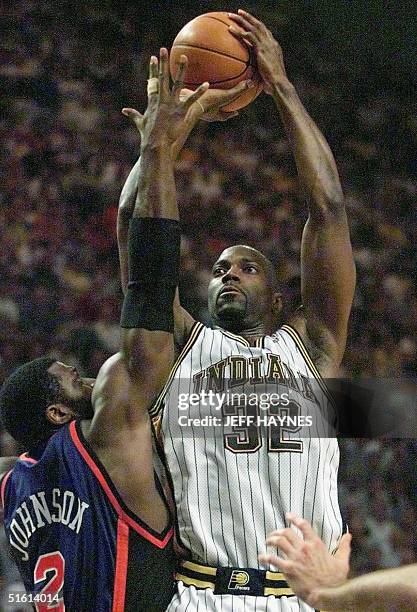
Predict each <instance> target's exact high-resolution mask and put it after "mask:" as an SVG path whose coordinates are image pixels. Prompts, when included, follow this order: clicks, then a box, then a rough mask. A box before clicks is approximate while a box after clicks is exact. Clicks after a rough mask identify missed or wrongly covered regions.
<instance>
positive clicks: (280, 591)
mask: <svg viewBox="0 0 417 612" xmlns="http://www.w3.org/2000/svg"><path fill="white" fill-rule="evenodd" d="M231 19H232V20H233V21H234V22H235V23H236V25H237V26H239V28H237V27H236V28H233V27H232V28H231V31H232V32H233V33H234V34H235V35H236V36H238V37H239V38H240V39H241V40H243V41H246V43H247V44H248V45H251V46H252V47H253V49H254V51H255V53H256V57H257V64H258V70H259V72H260V74H261V76H262V79H263V86H264V91H265V92H266V93H267V94H269V95H270V96H271V97H272V99H273V101H274V102H275V105H276V107H277V109H278V112H279V115H280V117H281V120H282V122H283V125H284V127H285V129H286V132H287V135H288V139H289V142H290V145H291V148H292V151H293V154H294V157H295V161H296V165H297V170H298V178H299V182H300V187H301V189H302V191H303V193H304V196H305V199H306V202H307V205H308V220H307V222H306V225H305V228H304V231H303V236H302V245H301V293H302V307H301V308H300V309H298V310H297V312H296V313H294V315H293V316H292V317H291V318H290V319H289V320H288V321H287V322H286V324H285V325H282V326H281V327H279V328H278V325H279V321H280V318H281V309H282V298H281V294H280V292H279V289H278V287H277V285H276V280H275V271H274V268H273V265H272V264H271V262H270V261H269V260H268V259H267V258H266V257H265V256H264V255H263V254H262V253H260V252H259V251H257V250H255V249H253V248H251V247H250V246H246V245H239V246H232V247H229V248H227V249H226V250H225V251H223V253H221V254H220V256H219V258H218V260H217V261H216V262H215V264H214V266H213V272H212V279H211V282H210V285H209V294H208V304H209V311H210V315H211V318H212V321H213V324H214V329H209V328H207V327H204V326H203V325H202V324H201V323H198V322H196V321H195V320H194V319H193V318H192V317H191V315H190V314H189V313H187V311H186V310H185V309H184V308H182V306H181V304H180V301H179V299H178V296H177V298H176V300H175V303H174V316H175V340H176V343H177V347H178V351H177V352H178V359H177V361H176V363H175V366H174V368H173V370H172V372H171V374H170V376H169V378H168V381H167V383H166V385H165V387H164V389H163V391H162V393H161V394H160V396H159V398H158V400H157V402H156V403H155V405H154V406H153V408H152V410H151V413H152V415H153V416H154V417H155V419H158V421H159V425H160V431H161V439H162V442H163V446H164V451H165V456H166V462H167V465H168V468H169V472H170V474H171V477H172V483H173V490H174V497H175V504H176V508H177V522H178V536H179V539H180V542H181V544H182V546H183V547H184V549H185V551H186V553H185V554H186V556H187V559H186V560H185V561H184V562H183V563H182V565H181V567H180V568H179V570H178V572H177V575H176V578H177V581H178V590H177V594H176V595H175V597H174V599H173V600H172V603H171V605H170V606H169V607H168V610H169V611H171V610H172V611H174V610H176V611H177V612H180V611H182V610H184V611H185V610H188V612H190V610H196V609H204V610H220V609H222V610H247V611H249V610H255V609H256V610H257V611H260V610H266V609H268V610H282V611H284V612H287V611H290V610H311V608H310V607H309V606H308V605H307V604H305V603H304V602H302V601H300V600H299V599H298V598H297V597H296V595H295V594H294V592H293V591H292V589H291V588H290V587H289V585H288V584H287V583H286V581H285V579H284V576H283V575H282V574H281V573H280V572H272V571H271V572H270V571H265V570H264V569H263V567H262V566H261V565H260V564H259V561H258V557H257V555H258V553H259V552H260V553H262V552H263V551H265V552H266V549H265V548H264V547H265V544H264V542H265V539H266V537H267V534H268V533H270V532H272V531H273V530H275V529H277V528H279V529H281V528H286V527H288V526H289V524H288V521H287V519H286V513H287V512H292V513H294V514H297V515H298V516H302V517H304V518H306V519H307V520H308V521H309V522H310V523H311V524H312V525H313V527H314V528H315V529H316V531H317V532H318V533H319V535H320V537H321V538H322V539H323V540H324V542H325V545H326V547H327V549H328V550H329V551H331V552H334V551H335V550H336V549H337V547H338V544H339V542H340V539H341V537H342V533H343V524H342V519H341V515H340V510H339V506H338V497H337V470H338V463H339V450H338V445H337V441H336V439H335V438H330V437H325V436H320V435H318V436H308V437H304V438H301V437H297V432H296V431H293V432H291V431H290V432H288V431H287V432H285V431H283V430H282V429H279V428H278V431H277V430H275V431H274V432H273V433H271V432H269V433H268V434H267V435H261V434H262V433H263V432H261V431H260V430H259V429H258V428H257V427H249V426H248V427H244V426H242V427H239V428H237V427H235V428H232V430H231V431H230V432H228V433H227V434H225V435H223V434H222V435H221V436H219V435H209V434H208V432H207V431H206V430H205V429H204V428H201V427H200V428H199V427H197V426H193V425H191V426H189V427H184V426H182V425H180V420H179V406H178V389H179V388H181V384H182V388H184V386H185V387H186V388H187V389H188V391H190V390H191V392H193V391H194V392H196V393H197V394H198V393H201V391H202V390H205V391H208V390H210V389H214V390H215V391H217V392H218V391H219V390H223V391H225V390H226V391H227V390H228V389H230V388H235V387H236V385H237V384H238V385H240V386H242V385H243V386H244V385H245V384H246V386H247V387H248V386H249V388H250V389H251V390H253V389H255V390H256V389H258V390H260V391H262V390H263V389H264V388H265V385H266V384H267V383H274V384H275V383H276V384H277V385H284V386H286V387H287V388H288V389H289V390H290V391H291V406H290V410H291V412H292V413H293V414H295V415H300V414H305V413H309V412H314V411H315V412H316V413H321V409H322V408H323V412H325V411H326V407H327V406H328V402H329V399H328V394H327V389H326V385H325V383H324V381H323V378H326V377H332V376H336V375H337V372H338V368H339V365H340V362H341V359H342V356H343V353H344V349H345V344H346V336H347V326H348V319H349V314H350V310H351V305H352V300H353V294H354V285H355V268H354V263H353V258H352V249H351V244H350V238H349V229H348V222H347V217H346V211H345V206H344V198H343V193H342V189H341V185H340V181H339V177H338V172H337V169H336V165H335V161H334V159H333V155H332V153H331V151H330V149H329V146H328V144H327V142H326V140H325V138H324V137H323V135H322V134H321V132H320V130H319V129H318V127H317V126H316V124H315V123H314V122H313V120H312V119H311V117H310V116H309V115H308V114H307V112H306V110H305V109H304V107H303V105H302V103H301V101H300V99H299V97H298V95H297V93H296V91H295V89H294V86H293V85H292V84H291V82H290V81H289V79H288V77H287V75H286V71H285V66H284V62H283V56H282V50H281V48H280V46H279V44H278V42H277V41H276V40H275V39H274V37H273V35H272V33H271V32H270V31H269V30H268V29H267V27H266V26H265V25H264V24H263V23H262V22H260V21H259V20H258V19H256V18H255V17H253V16H252V15H250V14H248V13H247V12H245V11H239V13H238V14H237V15H231ZM240 29H243V31H242V32H241V31H240ZM209 91H210V90H209ZM207 93H209V92H207ZM200 102H201V105H202V106H203V110H204V96H202V98H201V99H200ZM203 118H204V117H203ZM130 178H131V179H132V177H130ZM150 180H151V182H152V181H154V182H155V183H156V182H157V181H158V177H157V174H156V173H155V174H153V176H152V177H151V178H150ZM125 187H126V189H125V192H124V198H123V202H124V203H126V202H129V201H132V200H133V201H134V200H135V199H136V198H137V199H139V200H140V199H141V198H142V197H144V193H143V188H142V187H141V185H138V184H137V182H135V181H134V180H131V181H130V183H129V185H126V186H125ZM122 210H123V212H121V214H120V217H119V221H120V227H122V226H123V223H126V218H128V214H127V212H126V211H128V206H126V207H125V206H123V207H122ZM122 237H123V232H121V233H119V238H122ZM119 249H120V253H121V254H122V257H121V265H122V269H123V267H125V264H124V258H123V252H126V246H125V245H124V244H123V242H121V243H120V244H119ZM124 276H126V273H125V274H124ZM277 328H278V329H277ZM313 379H316V382H315V386H314V390H313V389H312V384H313V383H312V381H313ZM313 382H314V381H313ZM249 409H251V410H253V408H250V407H249V406H247V405H246V406H245V405H243V406H242V405H239V406H236V405H233V404H232V405H227V406H224V405H223V406H222V411H223V412H222V414H223V416H226V414H227V415H228V416H233V415H234V416H238V415H242V414H243V415H245V414H246V415H249ZM286 409H287V410H288V408H286ZM193 411H194V415H197V416H199V417H200V418H202V417H204V416H206V415H207V416H212V413H213V409H212V406H208V407H207V404H206V403H205V404H203V402H202V401H200V403H199V404H198V405H197V406H194V408H193ZM190 412H191V410H190ZM298 435H299V434H298Z"/></svg>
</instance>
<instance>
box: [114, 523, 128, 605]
mask: <svg viewBox="0 0 417 612" xmlns="http://www.w3.org/2000/svg"><path fill="white" fill-rule="evenodd" d="M128 558H129V527H128V526H127V525H126V523H125V522H124V521H122V520H121V519H120V518H119V520H118V521H117V541H116V570H115V576H114V592H113V607H112V612H124V609H125V597H126V579H127V562H128Z"/></svg>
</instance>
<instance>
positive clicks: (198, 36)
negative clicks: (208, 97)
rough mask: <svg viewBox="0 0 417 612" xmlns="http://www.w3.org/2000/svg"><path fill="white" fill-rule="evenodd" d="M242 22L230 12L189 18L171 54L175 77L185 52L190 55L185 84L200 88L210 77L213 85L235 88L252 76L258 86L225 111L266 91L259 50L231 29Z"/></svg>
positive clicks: (192, 87)
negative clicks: (229, 14) (230, 28)
mask: <svg viewBox="0 0 417 612" xmlns="http://www.w3.org/2000/svg"><path fill="white" fill-rule="evenodd" d="M229 25H233V26H234V27H235V28H238V25H237V24H236V23H235V22H233V21H232V20H231V19H229V16H228V14H227V13H224V12H215V13H205V14H204V15H200V16H199V17H196V18H195V19H193V20H192V21H190V22H188V23H187V24H186V25H185V26H184V27H183V28H182V30H181V31H180V32H179V33H178V35H177V37H176V38H175V40H174V42H173V44H172V49H171V54H170V70H171V76H172V77H173V78H174V77H175V74H176V72H177V69H178V64H179V59H180V56H181V55H186V56H187V58H188V68H187V72H186V74H185V80H184V87H187V88H188V89H196V88H197V87H198V86H199V85H201V83H204V82H205V81H208V82H209V83H210V87H213V88H217V89H231V88H232V87H234V86H235V85H237V84H238V83H240V81H246V80H248V79H251V80H252V81H253V82H254V83H255V87H253V88H252V89H248V90H246V91H244V92H243V93H242V94H241V95H240V96H239V97H238V98H237V99H236V100H234V101H233V102H231V103H230V104H227V105H226V106H223V108H222V110H224V111H228V112H230V111H235V110H239V109H240V108H244V107H245V106H247V105H248V104H250V102H252V100H254V99H255V98H256V97H257V96H258V95H259V94H260V92H261V91H262V79H261V78H260V76H259V73H258V71H257V68H256V59H255V54H254V53H253V52H252V51H251V50H250V48H249V47H248V46H247V45H246V44H245V43H244V42H241V41H240V40H238V39H237V38H236V37H235V36H233V34H231V32H229V29H228V28H229Z"/></svg>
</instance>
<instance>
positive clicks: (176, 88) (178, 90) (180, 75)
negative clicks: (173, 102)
mask: <svg viewBox="0 0 417 612" xmlns="http://www.w3.org/2000/svg"><path fill="white" fill-rule="evenodd" d="M187 65H188V60H187V57H186V56H185V55H181V56H180V61H179V63H178V69H177V73H176V75H175V79H174V85H173V87H172V92H173V93H174V94H175V96H176V99H177V100H180V99H181V94H182V89H183V87H184V76H185V72H186V70H187Z"/></svg>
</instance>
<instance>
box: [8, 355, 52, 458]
mask: <svg viewBox="0 0 417 612" xmlns="http://www.w3.org/2000/svg"><path fill="white" fill-rule="evenodd" d="M55 361H56V359H53V358H52V357H39V358H38V359H34V360H33V361H29V362H28V363H25V364H23V365H22V366H20V367H19V368H17V369H16V370H15V371H14V372H13V373H12V374H11V375H10V376H9V378H7V379H6V381H5V382H4V384H3V386H2V388H1V390H0V418H1V421H2V423H3V426H4V428H5V429H6V431H8V432H9V434H10V435H11V436H12V437H13V438H14V439H15V440H17V442H20V443H21V444H23V446H24V447H25V449H28V450H29V449H31V448H33V447H34V446H37V445H39V444H41V443H44V442H46V441H47V440H48V438H49V437H50V436H51V434H52V433H53V432H54V431H55V430H56V427H54V426H53V425H52V423H49V421H48V420H47V419H46V416H45V413H46V409H47V408H48V406H50V405H51V404H53V403H54V402H55V401H56V400H57V398H58V397H59V393H60V384H59V382H58V380H57V379H56V378H55V377H54V376H52V374H50V373H49V372H48V369H49V368H50V367H51V365H52V364H53V363H55Z"/></svg>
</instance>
